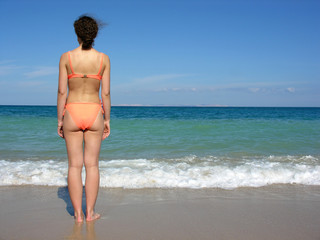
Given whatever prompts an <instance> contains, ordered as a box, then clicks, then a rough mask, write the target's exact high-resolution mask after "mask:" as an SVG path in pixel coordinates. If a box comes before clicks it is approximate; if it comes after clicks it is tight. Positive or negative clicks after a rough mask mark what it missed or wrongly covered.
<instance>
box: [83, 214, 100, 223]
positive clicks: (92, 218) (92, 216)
mask: <svg viewBox="0 0 320 240" xmlns="http://www.w3.org/2000/svg"><path fill="white" fill-rule="evenodd" d="M99 218H100V214H99V213H95V212H94V213H92V214H88V215H87V218H86V221H87V222H90V221H93V220H97V219H99Z"/></svg>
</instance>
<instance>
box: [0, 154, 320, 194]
mask: <svg viewBox="0 0 320 240" xmlns="http://www.w3.org/2000/svg"><path fill="white" fill-rule="evenodd" d="M67 167H68V165H67V162H61V161H54V160H49V161H45V160H41V161H30V160H25V161H22V160H21V161H14V162H12V161H6V160H0V186H11V185H49V186H66V185H67ZM84 179H85V172H84V171H83V181H84ZM270 184H304V185H320V163H319V159H318V158H317V157H313V156H302V157H297V156H270V157H264V158H262V157H260V158H252V157H251V158H242V159H235V158H226V157H212V156H211V157H205V158H197V157H196V156H187V157H185V158H179V159H162V160H161V159H157V160H155V159H153V160H147V159H134V160H111V161H104V160H102V161H100V186H101V187H110V188H113V187H121V188H224V189H233V188H237V187H260V186H265V185H270Z"/></svg>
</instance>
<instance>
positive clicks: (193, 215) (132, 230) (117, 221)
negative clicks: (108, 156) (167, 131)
mask: <svg viewBox="0 0 320 240" xmlns="http://www.w3.org/2000/svg"><path fill="white" fill-rule="evenodd" d="M84 207H85V206H84ZM0 208H1V209H0V210H1V211H0V214H1V218H0V239H1V240H2V239H19V240H20V239H26V240H28V239H30V240H31V239H32V240H37V239H41V240H42V239H48V240H50V239H55V240H56V239H117V240H122V239H139V240H143V239H148V240H150V239H166V240H168V239H175V240H180V239H181V240H187V239H190V240H191V239H192V240H194V239H218V240H219V239H243V240H251V239H252V240H253V239H273V240H276V239H279V240H280V239H281V240H285V239H288V240H289V239H290V240H298V239H299V240H300V239H304V240H308V239H317V240H319V239H320V187H319V186H301V185H277V186H268V187H262V188H238V189H235V190H221V189H199V190H197V189H141V190H130V189H106V188H101V189H100V192H99V197H98V202H97V205H96V210H97V212H99V213H101V215H102V218H101V219H100V220H97V221H94V222H91V223H86V222H85V223H83V224H75V223H74V221H73V217H72V214H73V209H72V205H71V202H70V199H69V195H68V191H67V188H66V187H39V186H21V187H0Z"/></svg>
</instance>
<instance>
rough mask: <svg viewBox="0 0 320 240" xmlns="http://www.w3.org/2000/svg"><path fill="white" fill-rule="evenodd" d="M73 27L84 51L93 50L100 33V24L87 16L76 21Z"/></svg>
mask: <svg viewBox="0 0 320 240" xmlns="http://www.w3.org/2000/svg"><path fill="white" fill-rule="evenodd" d="M73 26H74V30H75V32H76V34H77V36H78V38H80V40H81V41H82V49H83V50H89V49H91V48H92V46H93V45H94V44H93V43H94V39H95V38H96V36H97V34H98V31H99V24H98V23H97V21H96V20H95V19H94V18H92V17H89V16H87V15H81V16H80V17H79V18H78V19H77V20H76V21H74V24H73Z"/></svg>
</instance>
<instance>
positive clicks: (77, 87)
mask: <svg viewBox="0 0 320 240" xmlns="http://www.w3.org/2000/svg"><path fill="white" fill-rule="evenodd" d="M71 54H72V57H71V61H72V65H73V69H74V72H75V73H81V74H96V73H97V72H98V69H99V66H100V59H101V55H100V53H99V52H97V51H96V50H94V49H93V48H91V49H90V50H82V48H81V42H80V46H79V47H78V48H76V49H74V50H73V51H71ZM102 73H103V74H102V80H101V82H100V81H99V80H97V79H90V78H71V79H69V80H68V79H67V75H68V74H71V68H70V66H69V60H68V55H67V53H64V54H63V55H62V56H61V59H60V65H59V88H58V100H57V101H58V102H57V113H58V130H57V131H58V134H59V136H60V137H62V138H64V139H65V142H66V147H67V152H68V163H69V168H68V189H69V194H70V198H71V202H72V205H73V207H74V217H75V220H76V222H83V220H84V215H83V213H82V189H83V186H82V176H81V172H82V167H83V165H84V166H85V170H86V180H85V194H86V206H87V208H86V213H85V216H86V221H93V220H96V219H98V218H100V214H98V213H95V212H94V207H95V203H96V200H97V196H98V191H99V181H100V175H99V153H100V147H101V141H102V140H104V139H106V138H107V137H108V136H109V134H110V62H109V58H108V56H107V55H105V54H104V55H103V68H102ZM100 83H101V98H102V102H103V108H104V112H105V115H104V117H103V115H102V114H101V110H100V112H99V114H98V115H97V117H96V119H95V121H94V123H93V125H92V126H91V127H90V129H86V130H85V131H82V130H81V129H79V128H78V126H77V125H76V124H75V122H74V121H73V119H72V116H71V115H70V113H69V112H68V111H65V115H64V116H63V110H64V106H65V104H66V103H72V102H90V103H99V102H100V100H99V89H100ZM68 89H69V93H68Z"/></svg>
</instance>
